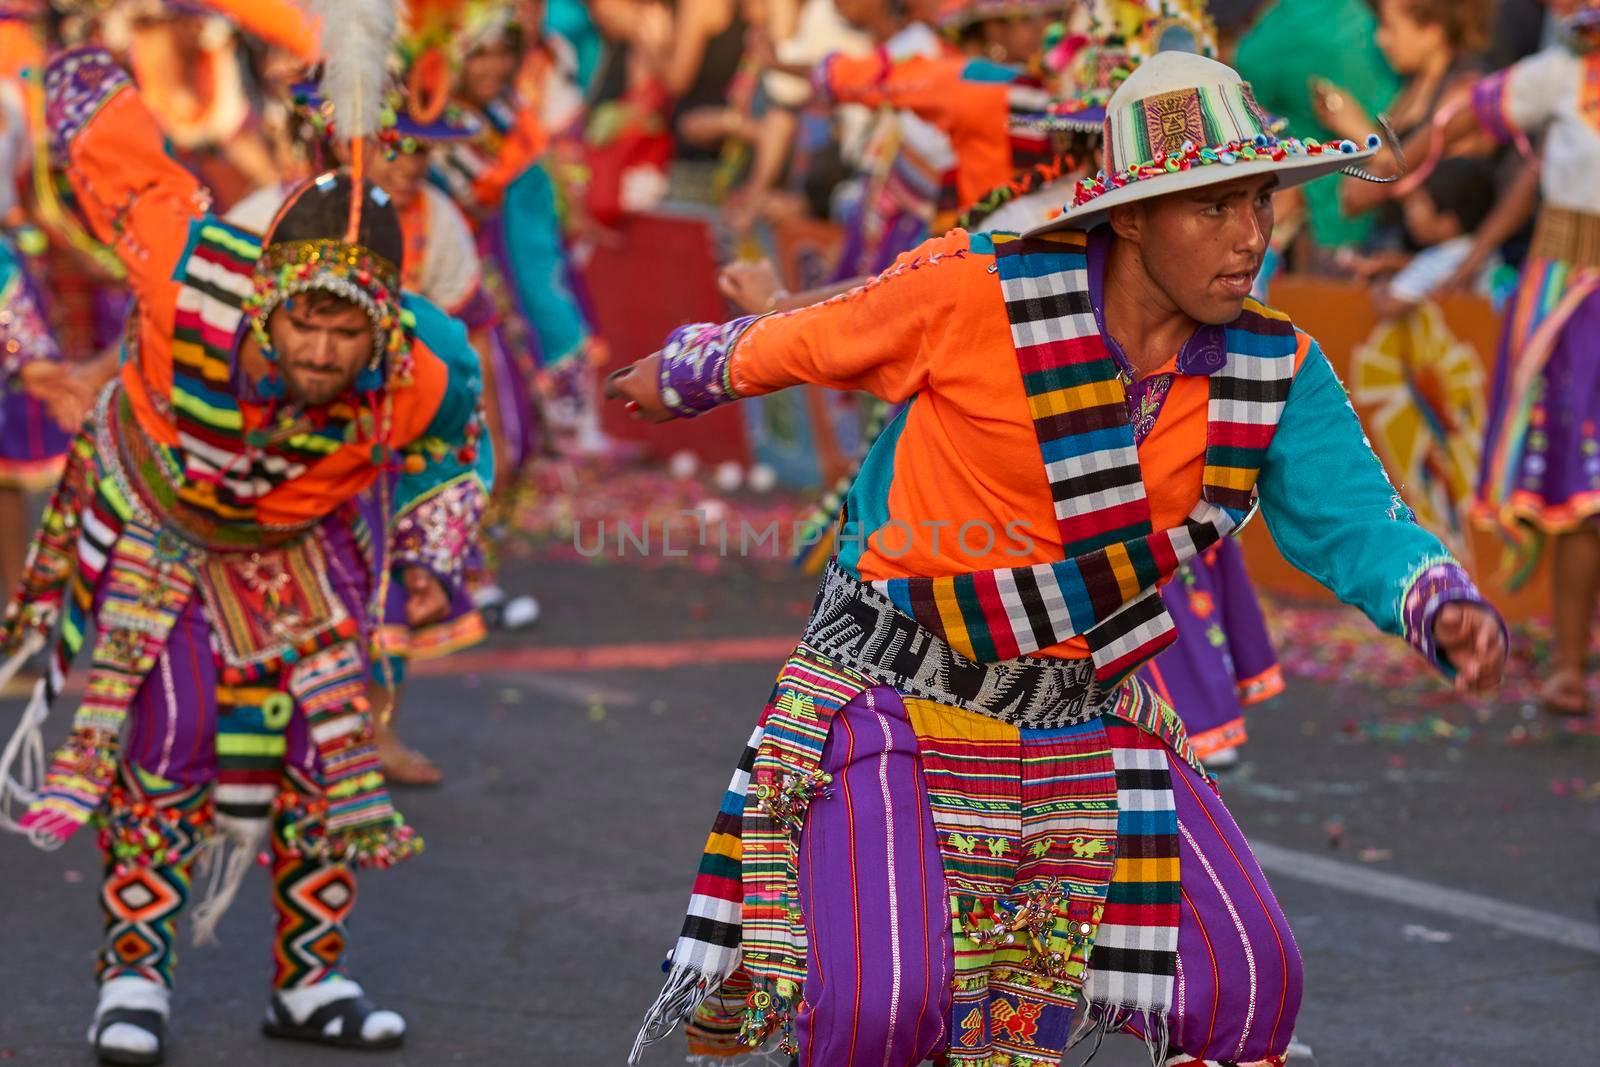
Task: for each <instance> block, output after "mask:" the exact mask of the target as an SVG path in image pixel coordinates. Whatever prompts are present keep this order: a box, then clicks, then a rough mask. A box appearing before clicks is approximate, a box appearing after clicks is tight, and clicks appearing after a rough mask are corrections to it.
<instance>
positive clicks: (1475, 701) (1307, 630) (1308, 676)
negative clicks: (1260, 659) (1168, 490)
mask: <svg viewBox="0 0 1600 1067" xmlns="http://www.w3.org/2000/svg"><path fill="white" fill-rule="evenodd" d="M1261 601H1262V608H1263V609H1264V610H1265V612H1266V616H1267V627H1268V629H1269V630H1271V632H1272V637H1273V641H1274V643H1275V644H1276V645H1277V648H1278V659H1279V660H1280V662H1282V664H1283V669H1284V673H1285V674H1286V675H1287V676H1288V678H1289V680H1290V690H1289V696H1288V698H1287V699H1289V700H1293V692H1294V690H1293V683H1294V682H1295V681H1305V682H1314V683H1317V684H1319V685H1329V686H1337V687H1339V688H1340V689H1341V695H1342V696H1344V697H1345V698H1346V700H1347V704H1346V706H1347V707H1348V708H1349V709H1350V711H1351V713H1352V716H1351V718H1349V719H1347V720H1345V722H1344V723H1343V724H1342V726H1341V727H1340V729H1339V736H1340V737H1341V738H1342V739H1344V740H1346V741H1354V742H1364V741H1370V742H1379V743H1384V744H1397V745H1409V744H1443V745H1466V744H1477V743H1482V742H1484V741H1498V742H1502V743H1504V744H1509V745H1525V744H1534V743H1541V742H1554V741H1569V740H1572V739H1578V738H1585V737H1600V720H1597V719H1596V718H1594V717H1592V716H1591V717H1590V718H1587V719H1558V718H1554V717H1552V716H1549V715H1546V714H1543V713H1542V712H1541V711H1540V710H1539V684H1540V680H1541V676H1540V673H1539V670H1540V665H1541V664H1543V663H1544V662H1545V661H1546V659H1547V658H1548V655H1549V648H1550V628H1549V624H1548V622H1545V621H1543V620H1540V621H1536V622H1533V623H1529V624H1524V625H1520V626H1517V627H1514V628H1513V629H1512V631H1511V651H1510V659H1509V662H1508V663H1507V665H1506V678H1505V683H1504V685H1503V686H1502V687H1501V690H1500V692H1499V694H1498V695H1497V696H1495V697H1494V698H1492V699H1484V698H1478V697H1469V696H1464V695H1463V694H1461V693H1459V692H1457V691H1456V690H1455V688H1454V687H1453V686H1452V685H1451V684H1450V683H1449V682H1447V681H1446V680H1444V679H1443V678H1441V677H1440V676H1439V675H1438V674H1437V673H1436V672H1435V671H1434V669H1433V668H1432V667H1431V666H1430V665H1429V664H1428V663H1427V662H1426V661H1424V660H1423V659H1422V657H1421V656H1418V655H1417V654H1416V652H1414V651H1413V650H1412V649H1411V647H1410V646H1409V645H1407V644H1406V643H1405V642H1403V641H1400V640H1397V639H1395V638H1393V637H1389V636H1387V635H1385V634H1381V633H1379V632H1378V631H1377V630H1376V629H1374V627H1373V626H1372V624H1371V623H1370V622H1368V621H1367V619H1366V618H1365V616H1363V615H1362V614H1361V613H1360V612H1358V611H1356V610H1355V609H1354V608H1349V607H1345V606H1343V605H1334V604H1310V603H1304V602H1299V601H1293V600H1288V599H1285V598H1281V597H1274V596H1270V595H1263V596H1262V598H1261ZM1597 706H1600V701H1597ZM1308 732H1314V728H1313V729H1312V730H1310V731H1308Z"/></svg>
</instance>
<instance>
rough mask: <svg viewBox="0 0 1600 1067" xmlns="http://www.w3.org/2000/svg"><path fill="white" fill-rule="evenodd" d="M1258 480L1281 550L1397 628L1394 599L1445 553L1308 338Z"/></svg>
mask: <svg viewBox="0 0 1600 1067" xmlns="http://www.w3.org/2000/svg"><path fill="white" fill-rule="evenodd" d="M1257 489H1258V491H1259V494H1260V499H1261V514H1262V516H1263V517H1264V518H1265V519H1266V521H1267V529H1268V530H1270V531H1271V532H1272V539H1273V541H1275V542H1276V543H1277V546H1278V551H1279V552H1281V553H1283V558H1284V559H1286V560H1288V561H1289V562H1290V563H1292V564H1293V565H1294V566H1295V567H1297V568H1298V569H1300V570H1301V571H1304V572H1305V573H1306V574H1308V575H1310V576H1311V577H1312V578H1315V579H1316V580H1317V581H1318V582H1319V583H1320V584H1322V585H1323V586H1325V587H1327V588H1328V589H1329V590H1331V591H1332V592H1333V593H1334V594H1335V595H1336V596H1338V598H1339V599H1340V600H1342V601H1344V602H1345V603H1346V604H1351V605H1353V606H1355V607H1358V608H1360V609H1361V610H1362V611H1363V612H1365V613H1366V616H1367V618H1369V619H1371V620H1372V622H1373V623H1374V624H1375V625H1376V626H1377V627H1378V628H1379V629H1381V630H1383V631H1385V632H1386V633H1391V634H1401V633H1402V632H1403V626H1402V618H1401V599H1402V597H1403V596H1404V594H1405V591H1406V589H1407V588H1408V587H1409V586H1410V584H1411V580H1412V578H1413V577H1414V576H1415V575H1416V574H1418V573H1419V572H1420V571H1421V570H1422V569H1423V568H1425V567H1427V566H1429V565H1431V564H1433V563H1437V562H1440V561H1448V560H1449V559H1450V558H1451V556H1450V552H1449V550H1448V549H1446V548H1445V546H1444V545H1443V543H1441V542H1440V540H1439V539H1438V538H1437V537H1435V536H1434V535H1433V534H1431V533H1429V532H1428V531H1427V530H1425V529H1423V528H1422V527H1421V526H1419V525H1417V522H1416V518H1415V516H1414V515H1413V514H1412V511H1411V509H1410V508H1409V507H1407V506H1406V504H1405V502H1404V501H1403V500H1402V499H1401V498H1400V494H1399V493H1398V492H1397V491H1396V490H1395V488H1394V485H1393V483H1391V482H1390V481H1389V475H1388V474H1387V472H1385V471H1384V469H1383V464H1382V463H1381V462H1379V460H1378V457H1377V456H1376V455H1375V454H1374V453H1373V451H1372V447H1371V445H1369V444H1368V443H1367V437H1366V434H1365V433H1364V432H1363V430H1362V429H1361V420H1360V419H1359V418H1358V417H1357V415H1356V412H1355V409H1354V408H1352V407H1351V406H1350V400H1349V397H1348V396H1347V395H1346V393H1345V389H1344V386H1343V385H1342V384H1341V383H1340V381H1339V379H1338V377H1337V376H1336V375H1335V374H1334V373H1333V368H1332V367H1331V366H1329V364H1328V360H1327V357H1326V356H1324V355H1323V353H1322V349H1321V348H1320V347H1318V346H1317V344H1316V343H1315V342H1313V343H1312V345H1311V350H1310V352H1309V353H1308V354H1307V356H1306V360H1305V363H1304V364H1303V365H1302V366H1301V368H1300V373H1299V374H1297V375H1296V376H1295V379H1294V384H1293V385H1292V386H1291V387H1290V390H1289V401H1288V404H1287V405H1286V406H1285V407H1284V411H1283V418H1282V419H1281V420H1280V421H1279V423H1278V429H1277V433H1276V434H1274V436H1273V438H1272V445H1271V446H1270V447H1269V448H1268V449H1267V458H1266V462H1265V464H1264V465H1263V466H1262V468H1261V477H1260V480H1259V482H1258V483H1257Z"/></svg>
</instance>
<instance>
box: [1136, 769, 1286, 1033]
mask: <svg viewBox="0 0 1600 1067" xmlns="http://www.w3.org/2000/svg"><path fill="white" fill-rule="evenodd" d="M1167 763H1168V765H1169V766H1170V767H1171V771H1172V794H1173V798H1174V800H1175V801H1176V807H1177V812H1178V856H1179V860H1178V862H1179V864H1180V870H1181V872H1182V885H1183V897H1182V906H1181V908H1180V916H1179V921H1178V974H1177V988H1176V992H1175V993H1174V995H1173V1006H1172V1010H1171V1012H1170V1013H1169V1016H1168V1032H1169V1033H1170V1034H1171V1037H1172V1043H1173V1048H1174V1051H1182V1052H1185V1053H1187V1054H1188V1055H1190V1056H1194V1057H1197V1058H1200V1059H1206V1060H1225V1061H1238V1062H1250V1061H1254V1060H1261V1059H1265V1058H1266V1057H1268V1056H1276V1055H1281V1054H1282V1053H1283V1052H1284V1051H1285V1050H1287V1049H1288V1047H1289V1039H1290V1038H1291V1037H1292V1036H1293V1035H1294V1024H1295V1017H1296V1016H1297V1015H1298V1014H1299V1013H1300V1000H1301V997H1302V996H1303V994H1304V992H1305V973H1304V969H1303V967H1302V965H1301V961H1300V949H1299V947H1298V946H1297V945H1296V944H1295V941H1294V934H1293V933H1291V932H1290V930H1289V922H1288V920H1287V919H1285V918H1284V916H1283V909H1282V908H1280V907H1279V906H1278V901H1277V898H1276V897H1274V896H1273V895H1272V888H1271V887H1270V886H1269V885H1268V884H1267V877H1266V875H1264V874H1262V873H1261V866H1260V865H1259V864H1258V863H1257V862H1256V858H1255V855H1254V853H1252V852H1251V851H1250V846H1249V845H1248V844H1247V843H1246V842H1245V839H1244V834H1242V833H1241V832H1240V831H1239V827H1238V825H1237V824H1236V823H1235V822H1234V821H1233V816H1232V815H1230V814H1229V813H1228V809H1227V808H1226V807H1224V806H1223V803H1222V798H1221V797H1219V796H1218V795H1217V791H1216V790H1215V789H1213V788H1212V787H1211V786H1210V785H1209V784H1207V783H1206V782H1204V781H1202V780H1201V778H1200V776H1199V775H1198V774H1196V773H1195V771H1194V769H1193V768H1192V767H1190V766H1189V764H1188V763H1187V762H1186V761H1184V760H1182V759H1179V758H1177V757H1176V756H1173V755H1171V754H1170V753H1169V755H1168V758H1167Z"/></svg>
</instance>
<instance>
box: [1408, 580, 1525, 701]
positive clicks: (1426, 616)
mask: <svg viewBox="0 0 1600 1067" xmlns="http://www.w3.org/2000/svg"><path fill="white" fill-rule="evenodd" d="M1454 603H1467V604H1476V605H1478V606H1480V607H1483V608H1486V609H1488V610H1489V611H1491V612H1495V609H1494V606H1493V605H1492V604H1490V603H1489V602H1488V601H1487V600H1485V599H1483V595H1482V594H1480V593H1479V592H1478V587H1477V586H1475V585H1473V584H1472V579H1471V578H1469V577H1468V576H1467V572H1466V571H1465V570H1463V569H1462V568H1461V565H1460V564H1459V563H1457V562H1455V561H1454V560H1441V561H1440V562H1438V563H1435V564H1433V565H1431V566H1429V567H1428V568H1426V569H1425V570H1423V571H1422V572H1421V573H1420V574H1418V575H1417V576H1416V577H1415V578H1414V579H1412V582H1411V586H1410V588H1408V589H1407V590H1406V593H1405V600H1404V602H1403V603H1402V604H1401V608H1400V621H1401V625H1402V626H1403V628H1404V631H1405V635H1406V640H1407V641H1408V642H1410V643H1411V647H1413V648H1415V649H1416V650H1417V651H1418V652H1420V653H1422V655H1423V656H1424V657H1426V658H1427V660H1428V662H1430V663H1432V664H1433V665H1434V666H1435V667H1437V668H1439V670H1440V671H1441V672H1443V674H1444V675H1445V676H1446V677H1453V676H1454V675H1455V668H1454V667H1453V666H1451V664H1450V661H1449V660H1448V659H1447V658H1446V657H1445V655H1444V653H1443V652H1442V651H1441V650H1440V649H1439V646H1438V645H1437V644H1436V643H1435V642H1434V639H1433V627H1434V624H1435V623H1436V622H1437V621H1438V619H1439V611H1440V609H1441V608H1443V607H1444V606H1445V605H1446V604H1454ZM1495 617H1496V618H1497V619H1499V622H1500V637H1501V640H1502V641H1503V642H1505V643H1506V644H1507V645H1509V639H1508V636H1507V632H1506V622H1505V619H1504V618H1502V617H1501V616H1500V614H1499V612H1495Z"/></svg>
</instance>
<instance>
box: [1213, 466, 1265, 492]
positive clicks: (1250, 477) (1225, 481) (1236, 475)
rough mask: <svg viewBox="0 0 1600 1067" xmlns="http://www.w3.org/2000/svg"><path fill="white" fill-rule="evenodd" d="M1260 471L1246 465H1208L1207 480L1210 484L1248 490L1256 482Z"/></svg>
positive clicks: (1223, 487)
mask: <svg viewBox="0 0 1600 1067" xmlns="http://www.w3.org/2000/svg"><path fill="white" fill-rule="evenodd" d="M1260 473H1261V472H1260V471H1257V470H1251V469H1247V468H1245V467H1209V466H1208V467H1207V468H1206V471H1205V475H1204V477H1205V480H1206V483H1207V484H1208V485H1215V486H1218V487H1220V488H1222V489H1239V490H1248V489H1250V488H1252V487H1253V486H1254V485H1255V484H1256V478H1257V476H1259V475H1260Z"/></svg>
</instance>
